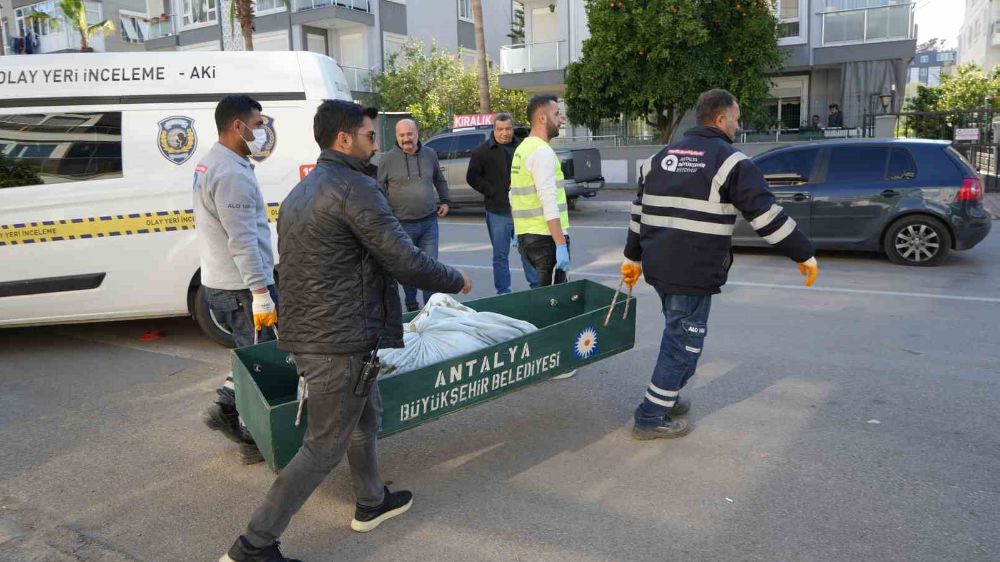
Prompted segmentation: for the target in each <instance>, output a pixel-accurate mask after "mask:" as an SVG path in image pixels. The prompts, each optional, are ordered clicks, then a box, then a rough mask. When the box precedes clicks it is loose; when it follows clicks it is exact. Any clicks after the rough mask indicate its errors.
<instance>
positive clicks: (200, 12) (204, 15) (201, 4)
mask: <svg viewBox="0 0 1000 562" xmlns="http://www.w3.org/2000/svg"><path fill="white" fill-rule="evenodd" d="M183 2H184V20H183V22H184V23H183V25H184V27H191V26H200V25H204V24H209V23H215V22H216V21H217V17H218V4H217V2H218V0H183Z"/></svg>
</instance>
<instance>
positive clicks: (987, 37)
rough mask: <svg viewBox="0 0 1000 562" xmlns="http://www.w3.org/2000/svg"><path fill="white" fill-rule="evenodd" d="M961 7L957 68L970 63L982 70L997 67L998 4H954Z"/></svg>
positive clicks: (988, 0)
mask: <svg viewBox="0 0 1000 562" xmlns="http://www.w3.org/2000/svg"><path fill="white" fill-rule="evenodd" d="M959 2H963V3H964V4H965V16H964V17H963V18H962V28H961V30H960V31H959V33H958V64H967V63H974V64H976V65H978V66H979V67H980V68H982V69H984V70H987V71H989V70H992V69H993V67H994V66H996V65H997V64H1000V3H997V2H993V1H992V0H955V3H956V4H958V3H959Z"/></svg>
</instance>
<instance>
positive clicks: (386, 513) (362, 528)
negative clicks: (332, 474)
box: [351, 486, 413, 533]
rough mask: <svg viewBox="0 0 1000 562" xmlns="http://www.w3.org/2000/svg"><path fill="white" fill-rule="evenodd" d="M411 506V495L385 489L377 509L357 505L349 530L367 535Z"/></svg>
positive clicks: (406, 492)
mask: <svg viewBox="0 0 1000 562" xmlns="http://www.w3.org/2000/svg"><path fill="white" fill-rule="evenodd" d="M411 505H413V494H412V493H410V492H408V491H406V490H402V491H399V492H390V491H389V487H388V486H386V487H385V497H384V499H383V500H382V505H380V506H378V507H366V506H363V505H361V504H357V505H356V507H355V509H354V520H353V521H351V529H353V530H355V531H357V532H359V533H367V532H368V531H371V530H372V529H374V528H375V527H378V526H379V525H381V524H382V522H383V521H385V520H386V519H391V518H393V517H395V516H397V515H402V514H404V513H406V511H407V510H408V509H410V506H411Z"/></svg>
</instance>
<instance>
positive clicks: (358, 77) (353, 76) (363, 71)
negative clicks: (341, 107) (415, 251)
mask: <svg viewBox="0 0 1000 562" xmlns="http://www.w3.org/2000/svg"><path fill="white" fill-rule="evenodd" d="M340 68H342V69H343V70H344V76H345V77H346V78H347V86H348V87H349V88H350V89H351V91H353V92H373V91H374V90H373V89H372V86H371V79H372V71H371V70H368V69H367V68H358V67H356V66H341V67H340Z"/></svg>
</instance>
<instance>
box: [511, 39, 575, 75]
mask: <svg viewBox="0 0 1000 562" xmlns="http://www.w3.org/2000/svg"><path fill="white" fill-rule="evenodd" d="M567 64H569V46H568V45H567V43H566V41H551V42H548V43H522V44H519V45H502V46H501V47H500V73H501V74H522V73H525V72H542V71H546V70H562V69H564V68H566V65H567Z"/></svg>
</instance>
